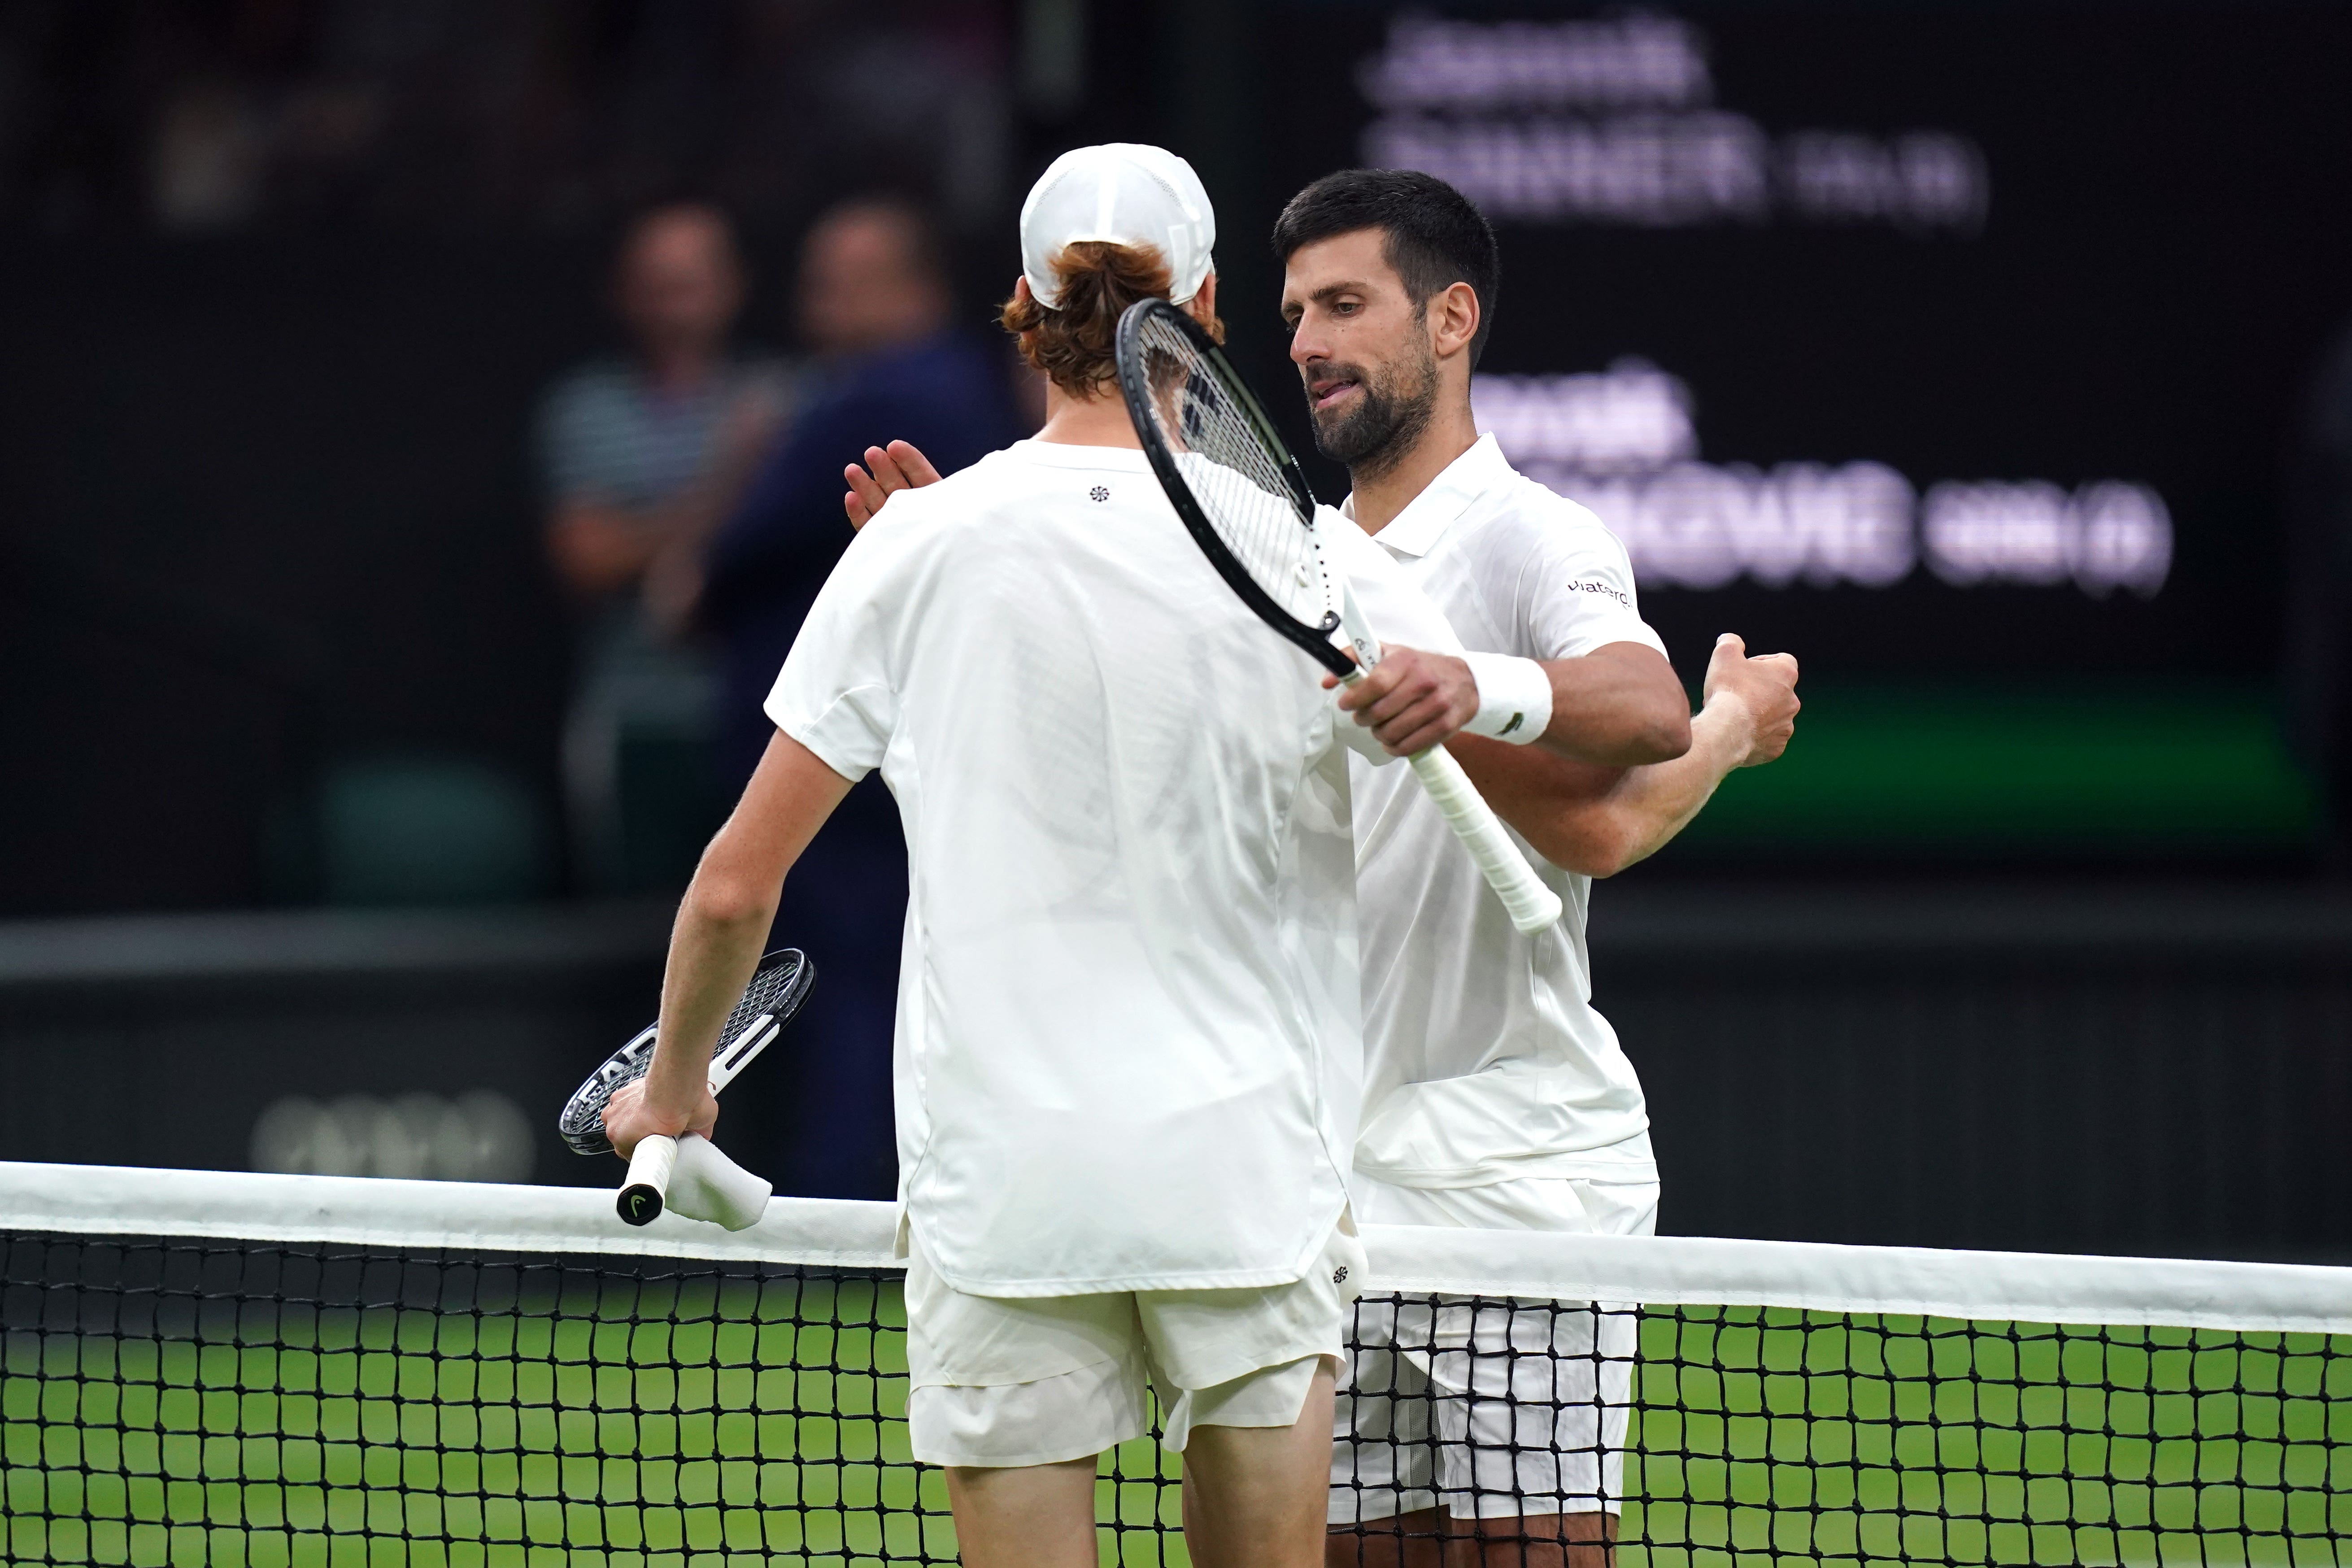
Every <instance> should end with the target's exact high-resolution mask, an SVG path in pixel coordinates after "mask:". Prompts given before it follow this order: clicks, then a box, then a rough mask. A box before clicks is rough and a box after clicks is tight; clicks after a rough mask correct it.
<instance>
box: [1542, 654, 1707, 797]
mask: <svg viewBox="0 0 2352 1568" xmlns="http://www.w3.org/2000/svg"><path fill="white" fill-rule="evenodd" d="M1542 667H1543V671H1544V674H1545V675H1546V676H1547V677H1548V678H1549V680H1550V682H1551V719H1550V721H1549V723H1548V724H1546V725H1545V727H1544V731H1543V734H1542V735H1541V736H1540V737H1539V738H1538V744H1540V745H1541V746H1542V747H1543V748H1544V749H1545V750H1546V751H1549V752H1558V753H1559V755H1561V756H1564V757H1571V758H1573V759H1575V760H1576V761H1578V762H1580V763H1593V764H1595V765H1597V766H1600V767H1608V768H1631V767H1639V766H1642V765H1643V764H1645V763H1663V762H1668V761H1671V760H1673V759H1675V758H1676V757H1679V756H1681V755H1683V754H1684V752H1685V751H1687V750H1688V749H1689V747H1690V743H1691V722H1690V699H1689V698H1688V697H1687V696H1685V694H1684V691H1683V688H1682V682H1681V681H1679V680H1677V679H1675V672H1674V667H1673V666H1672V665H1670V664H1668V663H1667V662H1666V660H1665V658H1664V656H1663V655H1661V654H1660V653H1658V652H1657V651H1656V650H1655V649H1654V648H1650V647H1644V646H1643V645H1641V644H1638V643H1612V644H1610V645H1609V646H1608V647H1601V648H1596V649H1595V650H1594V651H1592V652H1591V653H1589V654H1586V655H1584V656H1583V657H1581V658H1556V659H1545V660H1543V661H1542Z"/></svg>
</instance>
